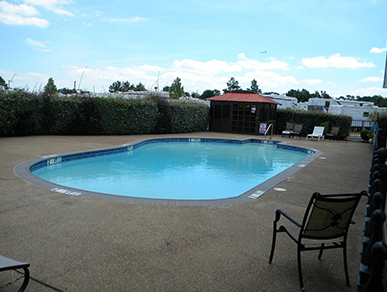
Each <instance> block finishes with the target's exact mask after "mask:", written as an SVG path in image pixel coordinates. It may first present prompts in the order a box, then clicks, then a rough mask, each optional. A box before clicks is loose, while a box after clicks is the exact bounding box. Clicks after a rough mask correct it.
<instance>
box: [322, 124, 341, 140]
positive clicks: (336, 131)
mask: <svg viewBox="0 0 387 292" xmlns="http://www.w3.org/2000/svg"><path fill="white" fill-rule="evenodd" d="M339 130H340V127H332V129H331V132H330V133H327V134H326V135H325V137H326V138H327V139H332V140H333V139H334V140H338V138H339Z"/></svg>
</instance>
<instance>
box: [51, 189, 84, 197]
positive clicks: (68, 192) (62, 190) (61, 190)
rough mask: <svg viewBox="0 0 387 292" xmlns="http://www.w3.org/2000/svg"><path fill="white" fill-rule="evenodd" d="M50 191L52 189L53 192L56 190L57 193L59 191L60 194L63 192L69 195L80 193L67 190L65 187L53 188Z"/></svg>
mask: <svg viewBox="0 0 387 292" xmlns="http://www.w3.org/2000/svg"><path fill="white" fill-rule="evenodd" d="M51 191H54V192H57V193H61V194H65V195H69V196H79V195H81V194H82V193H80V192H73V191H69V190H66V189H60V188H53V189H51Z"/></svg>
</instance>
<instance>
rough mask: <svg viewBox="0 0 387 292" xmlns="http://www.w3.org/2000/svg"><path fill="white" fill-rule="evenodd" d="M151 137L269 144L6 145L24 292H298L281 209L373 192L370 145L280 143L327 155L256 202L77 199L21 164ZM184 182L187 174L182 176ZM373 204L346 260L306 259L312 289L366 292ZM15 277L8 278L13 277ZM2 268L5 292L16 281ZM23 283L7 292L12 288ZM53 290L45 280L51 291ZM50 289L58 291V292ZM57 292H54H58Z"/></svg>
mask: <svg viewBox="0 0 387 292" xmlns="http://www.w3.org/2000/svg"><path fill="white" fill-rule="evenodd" d="M148 137H149V138H154V137H208V138H231V139H246V138H261V136H250V135H240V134H227V133H214V132H203V133H191V134H180V135H163V136H160V135H146V136H145V135H142V136H34V137H12V138H0V150H1V152H0V157H1V159H0V186H1V187H0V202H1V204H0V220H1V225H0V236H1V251H0V254H1V255H3V256H6V257H9V258H13V259H15V260H19V261H27V262H29V263H30V264H31V267H30V272H31V277H32V278H33V279H36V280H38V281H40V282H37V281H34V280H31V281H30V283H29V285H28V288H27V291H299V284H298V273H297V261H296V246H295V244H294V243H293V242H291V241H290V239H289V238H287V237H286V236H281V235H279V237H278V240H277V248H276V251H275V255H274V260H273V263H272V264H268V263H267V261H268V257H269V252H270V245H271V235H272V222H273V220H274V212H275V210H276V209H278V208H281V209H284V210H285V211H287V212H288V213H289V214H291V215H292V216H293V217H295V218H296V219H297V220H299V221H301V219H302V216H303V214H304V210H305V207H306V205H307V203H308V201H309V198H310V196H311V195H312V193H313V192H315V191H319V192H320V193H323V194H328V193H351V192H359V191H361V190H363V189H367V185H368V175H369V169H370V163H371V156H372V147H371V146H370V145H369V144H366V143H361V142H344V141H340V142H332V141H320V142H317V141H315V140H314V141H310V140H309V141H305V140H302V139H301V140H297V139H288V138H281V137H280V136H274V137H273V140H283V141H286V142H288V143H289V144H290V145H295V146H301V147H306V148H312V149H317V150H319V151H321V152H323V154H322V155H321V156H320V157H319V158H317V159H316V160H314V161H312V162H311V163H309V164H308V165H307V166H306V167H304V168H301V169H300V170H299V171H298V172H296V173H294V174H293V175H291V176H290V177H288V178H287V179H285V180H284V181H283V182H281V183H279V184H278V185H277V186H276V187H278V188H282V189H286V191H282V192H280V191H276V190H274V189H272V190H269V191H268V192H266V193H265V194H264V195H263V196H261V197H260V198H258V199H256V200H251V201H249V202H245V203H238V204H232V205H223V206H165V205H144V204H133V203H125V202H118V201H107V200H101V199H95V198H88V197H81V196H69V195H65V194H61V193H57V192H52V191H49V190H46V189H43V188H40V187H37V186H34V185H31V184H29V183H27V182H25V181H23V180H21V179H20V178H18V177H17V176H16V175H15V174H14V172H13V169H14V167H15V166H16V165H18V164H20V163H22V162H25V161H27V160H30V159H33V158H38V157H42V156H46V155H51V154H58V153H67V152H76V151H83V150H91V149H100V148H107V147H112V146H118V145H121V144H125V143H128V142H131V141H135V140H137V139H143V138H148ZM176 179H178V178H176ZM364 210H365V198H364V199H362V201H361V203H360V205H359V207H358V208H357V210H356V213H355V216H354V221H355V222H356V223H357V224H355V225H352V226H351V227H350V232H349V238H348V243H349V246H348V264H349V275H350V281H351V284H352V286H351V287H347V286H346V285H345V277H344V271H343V262H342V253H341V251H338V250H332V251H326V252H325V253H324V255H323V258H322V260H321V261H318V260H317V254H318V253H316V252H304V253H303V258H302V262H303V270H304V273H303V275H304V284H305V288H306V290H307V291H357V287H356V281H357V276H358V271H359V264H360V254H359V251H360V247H361V241H362V228H363V223H364ZM10 273H11V274H10ZM18 277H19V274H17V273H16V272H2V273H0V288H1V287H3V286H5V285H7V284H8V283H9V282H11V281H14V280H15V278H18ZM19 283H21V282H20V281H18V282H16V283H14V284H11V285H9V286H6V287H5V288H3V289H1V291H2V292H3V291H15V290H16V287H17V285H18V284H19ZM45 284H46V285H45ZM48 286H51V287H52V288H49V287H48ZM55 289H56V290H55Z"/></svg>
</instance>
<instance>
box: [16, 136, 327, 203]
mask: <svg viewBox="0 0 387 292" xmlns="http://www.w3.org/2000/svg"><path fill="white" fill-rule="evenodd" d="M316 155H317V156H318V155H320V153H318V151H316V150H310V149H305V148H300V147H294V146H289V145H286V144H282V143H279V142H277V141H267V140H259V139H248V140H243V141H241V140H229V139H203V138H174V139H150V140H144V141H137V142H133V143H132V144H126V145H122V146H120V147H117V148H110V149H103V150H95V151H90V152H81V153H71V154H61V155H53V156H49V157H42V158H40V159H37V160H32V161H29V162H26V163H23V164H21V165H19V166H17V167H16V168H15V173H16V174H17V175H18V176H19V177H21V178H23V179H25V180H28V181H30V182H32V183H34V184H37V185H39V186H43V187H46V188H49V189H51V190H53V191H57V192H61V193H64V194H69V195H89V196H90V195H91V194H94V195H93V196H94V197H95V196H97V197H98V196H104V195H105V197H108V196H107V195H110V197H112V198H111V199H115V200H120V197H121V198H122V197H124V198H130V199H131V200H130V201H133V200H135V201H136V198H137V201H138V202H150V201H149V200H148V199H156V200H155V201H153V203H157V202H158V203H163V200H173V201H175V203H176V202H178V201H196V202H198V201H211V202H213V203H214V204H217V201H219V202H218V203H221V204H223V203H227V201H228V203H231V202H232V201H233V200H230V199H232V198H239V200H240V199H243V200H245V199H255V198H257V197H259V196H260V195H262V194H263V193H264V192H265V191H267V189H269V188H272V187H273V186H275V185H276V184H278V183H279V182H280V181H282V180H283V179H284V178H286V177H287V176H288V175H289V174H291V173H294V172H295V171H297V169H299V168H300V167H304V166H305V165H306V164H307V163H309V162H310V161H311V160H313V159H315V158H316V157H317V156H316ZM281 174H282V175H281ZM270 181H271V182H270ZM265 183H266V185H265ZM141 199H143V200H141ZM225 199H226V201H225ZM144 200H146V201H144ZM239 200H237V201H239ZM234 201H235V200H234ZM168 204H171V202H169V203H168Z"/></svg>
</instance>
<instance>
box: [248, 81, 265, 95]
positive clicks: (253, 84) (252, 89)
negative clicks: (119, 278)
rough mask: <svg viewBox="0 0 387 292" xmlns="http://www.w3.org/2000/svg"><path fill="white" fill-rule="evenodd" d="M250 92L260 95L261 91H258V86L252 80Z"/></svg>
mask: <svg viewBox="0 0 387 292" xmlns="http://www.w3.org/2000/svg"><path fill="white" fill-rule="evenodd" d="M250 90H251V91H252V92H254V93H262V90H261V89H259V85H258V83H257V80H255V79H253V80H251V87H250Z"/></svg>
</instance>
